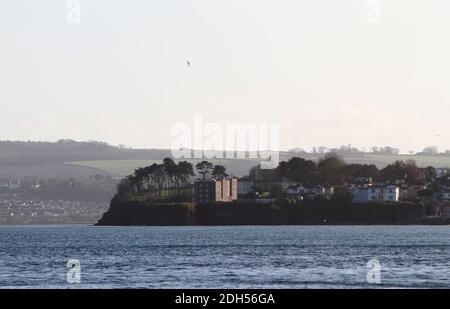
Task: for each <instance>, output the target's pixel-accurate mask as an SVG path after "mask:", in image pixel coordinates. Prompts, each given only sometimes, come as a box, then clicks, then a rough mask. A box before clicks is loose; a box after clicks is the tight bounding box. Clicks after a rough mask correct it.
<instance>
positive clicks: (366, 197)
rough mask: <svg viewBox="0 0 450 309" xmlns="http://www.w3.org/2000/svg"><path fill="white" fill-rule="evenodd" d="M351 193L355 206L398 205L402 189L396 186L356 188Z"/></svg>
mask: <svg viewBox="0 0 450 309" xmlns="http://www.w3.org/2000/svg"><path fill="white" fill-rule="evenodd" d="M351 193H352V201H353V203H355V204H364V203H396V202H398V201H399V199H400V188H399V187H398V186H395V185H364V186H355V187H353V188H352V189H351Z"/></svg>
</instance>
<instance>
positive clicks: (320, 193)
mask: <svg viewBox="0 0 450 309" xmlns="http://www.w3.org/2000/svg"><path fill="white" fill-rule="evenodd" d="M284 192H285V193H286V194H287V195H288V196H299V197H303V198H305V199H308V200H313V199H316V198H318V197H325V198H328V199H329V198H331V196H332V195H333V194H334V187H332V186H329V185H324V186H320V185H311V184H310V185H305V186H303V185H301V184H296V185H291V186H289V187H287V188H286V190H285V191H284Z"/></svg>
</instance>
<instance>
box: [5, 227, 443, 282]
mask: <svg viewBox="0 0 450 309" xmlns="http://www.w3.org/2000/svg"><path fill="white" fill-rule="evenodd" d="M0 288H38V289H47V288H62V289H74V288H75V289H77V288H88V289H91V288H159V289H161V288H162V289H165V288H183V289H196V288H217V289H234V288H246V289H247V288H250V289H267V288H268V289H272V288H273V289H278V288H287V289H299V288H311V289H319V288H325V289H333V288H345V289H355V288H374V289H383V288H450V227H449V226H226V227H224V226H220V227H218V226H214V227H193V226H185V227H172V226H171V227H168V226H167V227H96V226H87V225H60V226H0Z"/></svg>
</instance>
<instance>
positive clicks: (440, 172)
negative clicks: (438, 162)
mask: <svg viewBox="0 0 450 309" xmlns="http://www.w3.org/2000/svg"><path fill="white" fill-rule="evenodd" d="M447 174H449V168H448V167H438V168H436V177H437V178H440V177H442V176H445V175H447Z"/></svg>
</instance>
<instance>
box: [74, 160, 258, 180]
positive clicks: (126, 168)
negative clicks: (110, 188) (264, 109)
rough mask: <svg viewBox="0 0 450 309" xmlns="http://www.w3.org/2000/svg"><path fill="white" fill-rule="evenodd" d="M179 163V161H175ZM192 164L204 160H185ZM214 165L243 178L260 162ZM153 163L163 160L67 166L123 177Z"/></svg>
mask: <svg viewBox="0 0 450 309" xmlns="http://www.w3.org/2000/svg"><path fill="white" fill-rule="evenodd" d="M175 161H177V160H175ZM185 161H189V162H191V163H192V164H193V165H194V167H195V164H197V163H198V162H200V161H202V160H197V159H196V160H185ZM208 161H210V162H212V163H213V164H220V165H224V166H225V167H226V168H227V172H228V174H231V175H235V176H238V177H242V176H244V175H247V174H248V171H249V170H250V168H252V167H253V166H255V165H257V164H258V161H254V160H238V159H232V160H225V159H213V160H208ZM153 163H162V160H99V161H77V162H67V164H71V165H75V166H83V167H90V168H95V169H99V170H102V171H104V172H106V173H108V174H110V175H111V176H113V177H123V176H126V175H130V174H132V173H133V172H134V170H135V169H137V168H140V167H145V166H149V165H152V164H153Z"/></svg>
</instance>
